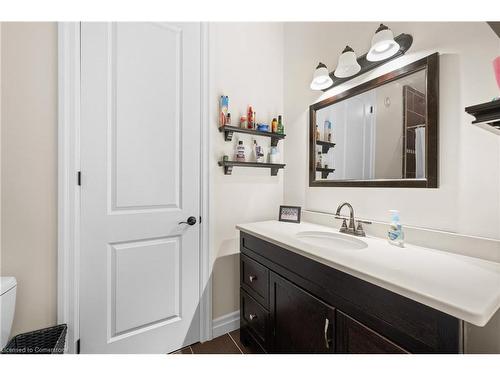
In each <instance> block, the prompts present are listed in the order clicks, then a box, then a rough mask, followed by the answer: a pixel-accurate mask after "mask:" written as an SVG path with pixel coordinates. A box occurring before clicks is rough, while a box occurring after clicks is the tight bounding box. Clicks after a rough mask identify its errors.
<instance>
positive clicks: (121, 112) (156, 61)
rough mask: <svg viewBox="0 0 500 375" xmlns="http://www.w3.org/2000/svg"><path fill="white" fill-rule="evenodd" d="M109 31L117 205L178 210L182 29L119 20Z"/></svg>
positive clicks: (113, 171)
mask: <svg viewBox="0 0 500 375" xmlns="http://www.w3.org/2000/svg"><path fill="white" fill-rule="evenodd" d="M110 32H111V35H110V41H111V46H110V52H111V56H110V59H109V64H110V65H111V66H110V67H109V68H108V69H109V70H110V72H112V74H110V75H109V77H108V78H109V79H110V80H111V82H110V86H111V88H110V89H111V93H110V96H111V98H110V99H111V101H112V102H111V103H110V104H111V106H112V110H111V113H110V115H111V127H112V129H111V132H112V133H111V137H110V140H111V141H114V143H112V144H111V148H112V157H113V161H112V175H113V177H114V179H115V181H114V184H113V185H114V186H113V193H114V196H113V203H114V207H113V209H127V208H145V209H149V208H179V194H180V191H179V190H180V180H181V176H180V174H181V165H180V163H181V156H182V155H181V154H180V153H181V148H180V146H181V144H182V140H181V139H180V137H181V129H180V126H181V124H180V121H181V112H182V104H183V103H182V99H181V92H182V83H183V82H182V77H181V74H182V65H181V57H182V56H181V52H182V48H181V42H182V38H183V34H182V29H180V28H178V27H176V26H173V25H162V24H154V23H137V24H136V23H117V24H113V25H112V27H111V29H110ZM145 41H147V42H145ZM160 46H161V48H159V47H160ZM146 124H147V125H146ZM145 125H146V126H148V131H147V132H145V131H144V126H145Z"/></svg>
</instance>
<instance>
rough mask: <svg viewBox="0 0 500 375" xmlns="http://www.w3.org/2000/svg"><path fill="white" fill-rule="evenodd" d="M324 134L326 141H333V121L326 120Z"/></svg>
mask: <svg viewBox="0 0 500 375" xmlns="http://www.w3.org/2000/svg"><path fill="white" fill-rule="evenodd" d="M323 135H324V137H325V141H326V142H331V141H332V123H331V122H330V121H328V120H325V125H324V133H323Z"/></svg>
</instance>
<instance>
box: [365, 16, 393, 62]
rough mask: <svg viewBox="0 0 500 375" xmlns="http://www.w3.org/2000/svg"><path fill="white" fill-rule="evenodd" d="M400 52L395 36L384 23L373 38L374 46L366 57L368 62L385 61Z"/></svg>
mask: <svg viewBox="0 0 500 375" xmlns="http://www.w3.org/2000/svg"><path fill="white" fill-rule="evenodd" d="M398 51H399V44H398V43H397V42H396V41H395V40H394V34H393V33H392V31H391V29H389V28H388V27H387V26H386V25H384V24H383V23H381V24H380V26H379V27H378V29H377V31H375V35H374V36H373V38H372V46H371V48H370V51H369V52H368V54H367V55H366V59H367V60H368V61H381V60H385V59H387V58H389V57H391V56H393V55H395V54H396V53H398Z"/></svg>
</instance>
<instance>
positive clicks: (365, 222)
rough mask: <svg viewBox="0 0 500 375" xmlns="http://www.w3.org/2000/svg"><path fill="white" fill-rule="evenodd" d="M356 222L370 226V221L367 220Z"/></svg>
mask: <svg viewBox="0 0 500 375" xmlns="http://www.w3.org/2000/svg"><path fill="white" fill-rule="evenodd" d="M356 221H357V222H358V223H363V224H372V222H371V221H368V220H360V219H356Z"/></svg>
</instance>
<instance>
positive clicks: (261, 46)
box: [209, 22, 286, 318]
mask: <svg viewBox="0 0 500 375" xmlns="http://www.w3.org/2000/svg"><path fill="white" fill-rule="evenodd" d="M209 33H210V37H209V38H210V72H211V75H210V124H209V126H210V127H211V138H210V141H211V158H210V167H211V171H210V172H211V176H212V181H211V187H210V191H211V193H210V196H211V200H210V211H211V219H212V233H211V251H212V254H211V255H212V259H213V261H214V262H215V264H214V271H213V281H214V283H213V301H214V304H213V318H217V317H220V316H222V315H225V314H228V313H230V312H233V311H235V310H238V309H239V297H238V296H239V268H238V267H239V262H237V261H236V260H234V259H233V260H228V259H222V258H223V257H233V258H235V257H236V258H237V257H239V232H238V231H236V229H235V225H236V224H238V223H245V222H252V221H259V220H268V219H272V218H276V217H277V214H278V208H279V205H280V204H281V203H282V201H283V171H280V172H279V173H278V176H274V177H272V176H271V173H270V170H269V169H264V168H258V169H254V168H234V169H233V174H232V175H231V176H226V175H224V173H223V169H222V168H221V167H219V166H218V165H217V161H218V160H220V159H221V158H222V156H223V155H224V154H227V155H228V156H229V157H230V158H232V156H233V154H234V147H235V144H236V142H237V139H242V140H243V141H244V143H245V144H246V145H247V146H250V145H251V143H252V142H253V138H252V137H249V136H243V137H242V136H241V135H238V134H236V133H235V134H234V136H233V141H232V142H225V141H224V136H223V134H222V133H220V132H219V131H218V117H217V113H218V100H219V96H220V95H228V96H229V112H230V113H231V117H232V121H233V124H234V123H236V121H237V120H238V119H239V117H240V115H241V114H245V112H246V109H247V105H249V104H251V105H252V106H253V107H254V110H255V111H256V113H257V121H259V122H265V123H270V122H271V120H272V118H273V117H277V116H278V114H282V113H283V24H282V23H260V22H259V23H211V24H210V30H209ZM285 119H286V118H285ZM285 126H286V122H285ZM257 141H258V142H259V143H262V144H263V145H265V146H266V147H269V142H270V141H269V139H267V138H263V137H259V138H258V139H257ZM279 146H280V148H281V151H283V148H282V147H283V142H280V145H279ZM217 258H219V259H217ZM235 268H236V269H235Z"/></svg>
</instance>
